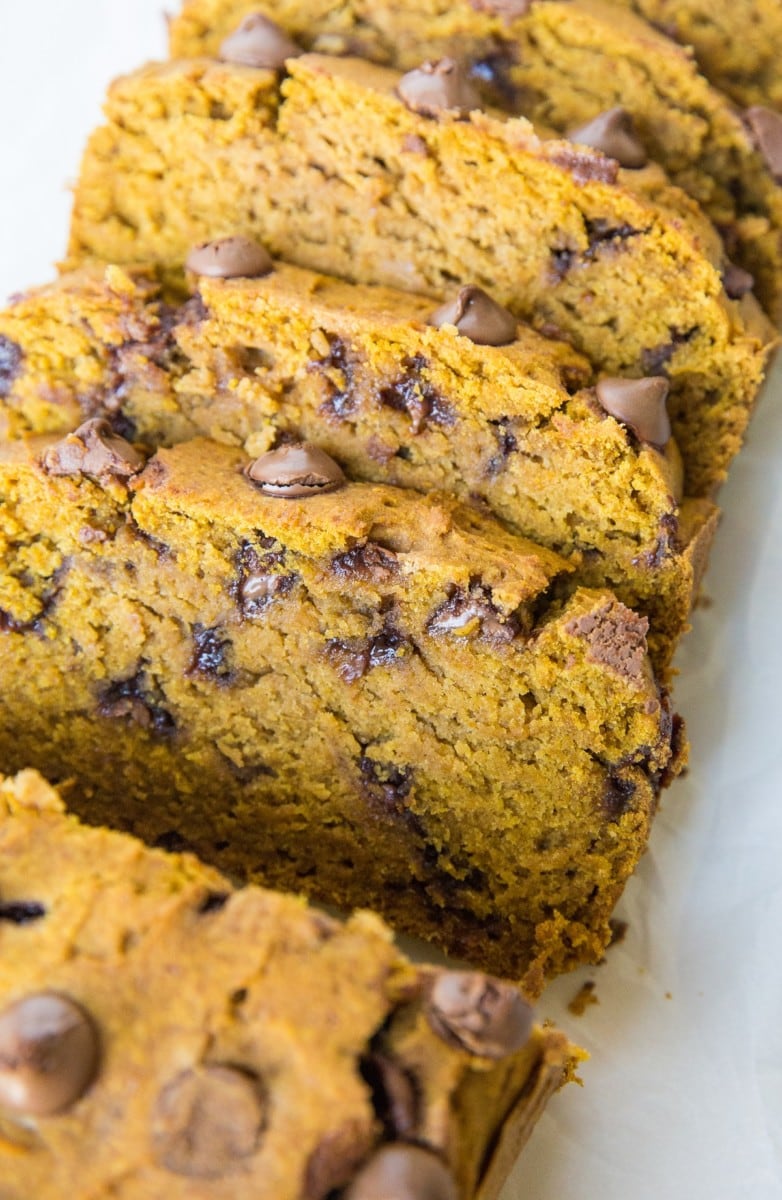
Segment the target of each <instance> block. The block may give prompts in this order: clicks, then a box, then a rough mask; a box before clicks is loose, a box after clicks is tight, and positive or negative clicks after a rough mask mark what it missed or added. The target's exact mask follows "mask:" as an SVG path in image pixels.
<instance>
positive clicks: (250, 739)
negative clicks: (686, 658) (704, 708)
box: [0, 0, 782, 1200]
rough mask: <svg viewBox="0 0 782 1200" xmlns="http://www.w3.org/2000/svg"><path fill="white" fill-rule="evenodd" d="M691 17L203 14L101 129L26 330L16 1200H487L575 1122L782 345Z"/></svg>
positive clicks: (749, 191)
mask: <svg viewBox="0 0 782 1200" xmlns="http://www.w3.org/2000/svg"><path fill="white" fill-rule="evenodd" d="M739 7H740V6H739ZM748 7H749V8H750V9H755V8H757V9H759V10H760V9H762V7H763V6H762V5H760V4H758V5H749V6H748ZM665 8H666V6H665V5H657V6H655V5H654V4H648V3H646V0H637V3H635V4H633V5H630V4H628V3H621V2H620V0H613V2H611V3H609V2H604V0H458V2H457V3H449V4H444V3H441V2H440V0H427V2H425V3H415V4H413V3H412V2H411V0H395V2H394V3H391V2H389V3H383V2H381V3H371V4H369V3H366V2H363V0H347V2H346V3H345V4H342V5H340V6H333V5H329V4H324V3H320V2H317V3H313V2H312V0H309V2H308V3H307V4H304V3H296V2H295V0H285V2H284V3H283V2H282V0H278V2H273V0H266V2H265V3H264V2H261V3H257V2H253V0H186V2H185V4H184V8H183V11H182V12H181V13H180V14H179V15H178V16H176V17H174V18H173V19H172V21H171V23H170V37H171V53H172V57H171V59H170V60H169V61H167V62H162V63H152V64H148V65H146V66H144V67H142V68H141V69H140V70H138V71H136V72H135V73H134V74H132V75H129V76H126V77H124V78H121V79H119V80H117V81H115V82H114V83H113V84H112V86H111V88H110V91H109V94H108V98H107V102H106V108H105V123H104V124H103V125H102V126H101V127H100V128H99V129H97V130H96V131H95V133H94V134H93V135H92V137H91V138H90V141H89V143H88V146H87V149H86V151H85V154H84V158H83V161H82V165H81V171H80V175H79V179H78V183H77V186H76V189H75V198H74V206H73V215H72V225H71V236H70V241H69V245H68V247H67V251H66V254H65V261H64V262H63V264H62V266H61V269H60V273H59V275H58V277H57V278H56V279H55V280H54V281H53V282H51V283H49V284H47V285H45V286H43V287H37V288H35V289H33V290H30V291H27V292H24V293H22V294H20V295H18V296H17V297H16V298H15V299H14V301H13V302H12V303H11V304H10V305H9V307H7V308H6V309H5V310H4V311H2V312H0V677H1V678H2V681H3V687H2V689H0V771H2V774H3V776H4V777H5V782H4V783H2V784H0V1162H3V1159H2V1155H3V1154H4V1153H5V1149H4V1148H5V1146H6V1144H7V1145H8V1146H9V1147H10V1148H11V1149H10V1150H9V1152H8V1164H9V1165H8V1172H7V1179H8V1180H9V1181H10V1182H9V1183H8V1184H7V1185H6V1173H5V1163H3V1170H2V1171H0V1195H2V1196H3V1198H4V1200H5V1195H6V1193H5V1192H4V1191H3V1188H4V1187H6V1186H7V1188H8V1189H10V1190H8V1196H9V1198H10V1200H21V1198H22V1197H24V1198H25V1200H27V1197H29V1196H30V1195H33V1194H34V1195H35V1196H36V1197H37V1200H64V1198H65V1196H66V1195H68V1196H69V1197H75V1200H88V1197H89V1198H93V1197H97V1196H99V1195H100V1196H104V1195H106V1196H108V1195H111V1196H117V1197H122V1198H123V1200H147V1198H150V1200H155V1198H157V1197H160V1196H163V1195H166V1196H169V1195H170V1196H175V1197H178V1196H182V1197H185V1196H187V1197H188V1200H194V1198H195V1200H199V1198H200V1197H202V1196H203V1197H204V1198H205V1200H214V1198H218V1197H219V1198H222V1197H225V1198H226V1200H228V1197H230V1198H231V1200H243V1198H244V1197H245V1196H247V1197H248V1200H249V1198H250V1197H253V1198H258V1197H261V1198H267V1197H268V1200H272V1197H273V1198H274V1200H288V1198H290V1200H336V1198H337V1197H340V1198H344V1200H408V1198H409V1200H426V1198H430V1200H432V1198H433V1200H457V1198H458V1200H492V1198H493V1197H495V1196H496V1195H497V1193H498V1191H499V1189H500V1187H501V1186H502V1182H503V1179H504V1177H505V1175H506V1174H507V1170H508V1168H509V1167H510V1166H511V1165H512V1163H513V1161H514V1159H515V1157H516V1155H517V1154H518V1151H519V1149H520V1148H521V1145H522V1143H523V1141H524V1140H525V1139H526V1137H527V1136H528V1134H529V1132H530V1130H531V1128H532V1126H533V1124H534V1122H535V1120H536V1118H537V1116H538V1115H539V1113H540V1111H541V1109H542V1107H543V1105H544V1104H545V1102H546V1099H547V1098H548V1096H549V1094H550V1093H551V1092H552V1091H553V1090H554V1089H555V1088H556V1087H557V1086H559V1084H560V1083H561V1082H563V1081H565V1080H566V1079H568V1078H570V1077H571V1076H572V1074H573V1071H574V1067H575V1064H576V1062H577V1059H578V1053H579V1052H578V1051H577V1050H576V1049H575V1048H574V1047H572V1046H571V1045H569V1044H568V1042H567V1040H566V1039H565V1038H564V1037H563V1036H562V1035H561V1034H559V1033H558V1032H556V1031H554V1030H552V1029H550V1028H544V1027H542V1026H540V1025H535V1024H534V1022H533V1018H532V1015H531V1010H530V1008H529V1004H528V1000H529V999H530V998H533V999H534V998H535V997H536V996H537V995H538V994H539V993H540V991H541V990H542V988H543V987H544V985H545V983H546V981H547V980H548V979H550V978H551V977H553V976H554V975H556V974H559V973H561V972H563V971H566V970H569V969H572V968H573V967H575V966H578V965H579V964H583V963H592V962H596V961H598V960H599V959H600V957H601V956H602V954H603V953H604V951H605V949H606V946H607V945H608V944H609V941H610V939H611V934H612V925H611V916H612V913H613V910H614V907H615V905H616V903H617V900H618V899H619V897H620V895H621V892H622V890H623V887H624V885H625V883H626V881H627V879H628V878H629V877H630V875H631V874H632V872H633V870H634V868H635V866H636V865H637V863H638V861H639V859H640V857H641V856H642V854H643V853H644V850H645V848H646V845H647V841H648V837H649V833H650V828H651V824H652V819H653V816H654V813H655V811H656V808H657V806H658V802H659V798H660V795H661V792H662V791H663V789H665V788H666V787H667V786H668V785H669V784H670V783H671V782H672V781H673V780H674V779H675V778H676V776H677V775H678V774H679V773H680V771H681V770H682V767H683V766H684V763H685V762H686V756H687V742H686V736H685V732H684V727H683V723H682V721H681V719H680V717H679V716H678V715H677V714H676V712H675V710H674V706H673V701H672V698H671V694H670V691H671V687H672V683H673V677H674V671H673V668H672V661H673V657H674V654H675V652H676V648H677V645H678V643H679V640H680V638H681V637H682V636H683V635H684V634H685V633H686V631H687V629H688V627H689V622H690V618H691V613H692V609H693V606H694V604H695V601H696V599H697V596H698V592H699V589H700V585H701V581H702V578H703V574H704V571H705V569H706V565H707V561H708V556H709V550H710V546H711V542H712V539H713V535H714V532H715V529H716V526H717V523H718V519H719V510H718V508H717V503H716V496H717V492H718V490H719V487H720V485H721V484H722V483H723V482H724V480H725V478H726V476H727V473H728V470H729V468H730V464H731V462H732V460H733V459H734V457H735V455H736V454H737V452H738V451H739V449H740V447H741V443H742V439H743V437H744V434H745V431H746V428H747V424H748V422H749V419H750V416H751V414H752V410H753V407H754V404H755V402H756V400H757V398H758V394H759V392H760V389H761V387H762V384H763V380H764V377H765V375H766V372H767V369H768V365H769V361H770V357H771V355H772V353H773V351H774V349H775V347H776V341H777V335H776V322H777V321H778V320H779V317H780V313H782V188H781V186H780V180H782V113H780V112H778V111H777V110H776V109H775V107H774V104H775V102H776V101H777V100H778V101H779V106H780V107H782V99H779V98H778V97H777V96H776V93H775V91H774V88H773V87H771V85H769V87H768V95H766V94H765V93H764V94H763V95H761V96H759V95H758V94H757V88H755V89H754V90H753V89H752V88H751V87H750V86H749V83H750V81H749V80H748V74H747V70H746V67H745V65H742V62H741V60H740V58H731V57H730V55H729V54H728V52H727V50H724V52H723V50H722V49H721V48H720V47H719V46H718V45H716V43H714V44H712V42H710V41H709V39H708V37H707V36H706V35H704V37H703V42H702V44H701V43H700V42H699V41H696V43H695V50H694V51H693V50H690V49H688V48H685V47H683V46H681V45H679V44H678V43H677V42H675V41H674V40H672V39H671V37H669V36H668V34H670V33H673V34H675V33H676V30H680V31H681V32H682V36H685V37H686V36H689V34H688V30H690V28H691V27H692V28H693V29H695V30H702V28H703V25H704V22H703V12H702V8H703V6H702V5H699V4H698V3H697V2H696V0H691V2H690V3H688V4H682V5H680V6H678V9H679V16H678V17H677V26H676V29H675V30H674V29H670V30H668V31H667V32H666V31H660V28H659V24H658V25H655V27H654V28H653V27H652V26H651V25H650V24H647V20H646V19H645V18H648V20H649V21H656V22H658V23H659V22H661V21H662V20H663V16H662V14H661V12H660V11H658V9H660V10H665ZM631 9H636V10H638V11H637V12H636V11H631ZM764 11H765V10H764ZM766 17H767V19H768V24H769V32H768V39H769V43H770V42H771V40H772V37H776V38H777V39H778V40H779V39H780V38H782V28H778V27H777V26H776V25H774V21H773V14H766ZM725 19H726V20H727V17H726V18H725ZM764 19H765V18H764ZM693 40H694V41H695V39H694V38H693ZM696 55H699V56H700V55H702V57H696ZM774 69H775V68H774V67H773V65H771V64H770V65H769V67H768V70H769V73H770V76H771V75H772V74H773V71H774ZM703 71H706V72H708V74H709V78H708V79H707V77H706V75H704V74H703V73H702V72H703ZM712 78H713V80H714V82H710V79H712ZM729 84H731V86H730V87H729ZM718 86H721V87H724V88H725V89H726V91H730V93H731V95H732V96H734V97H736V98H737V99H739V100H744V99H746V101H747V102H748V104H749V107H748V108H747V109H746V111H743V112H739V111H738V110H737V108H736V105H735V103H734V100H733V99H728V98H727V96H726V95H724V94H723V92H721V91H720V90H718ZM758 86H759V85H758ZM758 101H764V103H759V102H758ZM36 772H40V775H42V776H44V777H45V778H46V779H47V780H49V781H50V783H51V784H53V785H56V786H60V788H61V790H62V793H63V796H64V797H65V799H66V801H67V804H68V807H69V808H70V809H71V810H72V812H73V814H74V815H73V816H67V815H65V813H64V809H63V802H62V800H61V799H60V798H59V796H58V795H57V793H56V792H54V791H52V790H51V788H50V786H49V785H48V784H46V783H44V782H43V780H42V779H41V777H40V775H38V774H36ZM80 821H81V822H84V824H80ZM218 872H222V874H220V873H218ZM229 881H230V882H229ZM265 888H275V889H278V891H277V892H271V891H267V890H264V889H265ZM279 891H284V892H288V893H295V894H297V895H301V894H303V895H306V896H307V897H308V898H309V899H311V900H314V901H319V902H325V903H326V904H330V905H333V906H336V907H338V908H340V909H344V910H355V909H364V910H366V909H372V910H374V912H375V913H378V914H380V917H381V918H383V919H384V920H385V921H388V922H389V924H390V926H391V927H392V928H393V929H394V930H395V931H398V932H401V933H408V934H413V935H415V936H418V937H420V938H423V939H424V940H426V941H428V942H429V943H431V944H433V945H435V946H438V947H439V948H441V949H443V950H445V951H446V952H447V953H449V954H451V955H453V956H454V957H456V958H459V959H461V960H463V961H464V962H465V964H466V969H465V970H459V971H447V970H440V969H435V968H422V969H419V968H414V967H413V966H411V964H410V963H408V962H407V960H405V959H404V958H403V956H401V955H400V954H399V953H398V952H397V951H396V950H395V949H394V948H393V946H392V944H391V942H390V934H389V932H388V929H387V927H386V926H385V925H384V924H383V923H382V921H381V920H380V919H379V918H378V917H377V916H374V915H369V914H367V913H364V914H363V915H359V916H354V917H353V918H351V919H350V920H349V921H348V923H347V924H345V925H340V924H339V923H338V922H336V921H335V920H332V919H331V918H326V917H323V916H321V915H320V914H319V913H318V912H316V910H314V909H310V908H307V907H306V906H305V904H304V903H303V902H301V901H298V900H293V899H291V898H290V897H285V896H282V895H280V894H279ZM508 981H511V982H508Z"/></svg>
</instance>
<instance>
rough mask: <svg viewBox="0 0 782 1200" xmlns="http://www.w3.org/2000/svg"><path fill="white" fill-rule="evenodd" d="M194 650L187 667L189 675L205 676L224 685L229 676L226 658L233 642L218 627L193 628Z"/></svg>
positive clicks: (229, 671)
mask: <svg viewBox="0 0 782 1200" xmlns="http://www.w3.org/2000/svg"><path fill="white" fill-rule="evenodd" d="M193 641H194V643H195V649H194V651H193V657H192V658H191V660H190V665H189V667H188V669H187V670H188V674H189V675H206V676H208V677H210V678H212V679H216V680H217V681H218V683H226V682H227V681H228V680H229V679H230V676H231V668H230V666H229V664H228V657H229V655H230V652H231V648H232V646H233V642H232V641H231V639H230V638H229V637H226V635H225V633H224V631H223V630H222V629H220V628H218V627H214V628H212V629H207V628H205V627H204V626H203V625H195V626H194V627H193Z"/></svg>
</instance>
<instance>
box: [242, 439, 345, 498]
mask: <svg viewBox="0 0 782 1200" xmlns="http://www.w3.org/2000/svg"><path fill="white" fill-rule="evenodd" d="M245 475H246V476H247V478H248V479H249V480H250V482H251V483H254V484H256V486H257V487H259V488H260V489H261V491H262V492H263V493H264V494H265V495H267V496H275V497H277V498H279V499H284V500H299V499H303V498H305V497H307V496H316V495H318V494H322V493H323V492H332V491H334V490H335V489H336V488H339V487H342V485H343V484H344V483H345V476H344V475H343V473H342V470H341V468H340V467H339V466H338V465H337V463H335V462H334V459H333V458H330V457H329V456H328V454H326V453H324V451H323V450H320V449H319V448H318V447H317V446H313V445H311V444H310V443H309V442H291V443H290V444H288V445H285V446H280V448H279V449H278V450H269V451H268V453H266V454H262V455H261V457H260V458H256V460H255V462H252V463H250V465H249V466H248V467H247V468H246V469H245Z"/></svg>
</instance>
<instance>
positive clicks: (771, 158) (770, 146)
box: [744, 104, 782, 183]
mask: <svg viewBox="0 0 782 1200" xmlns="http://www.w3.org/2000/svg"><path fill="white" fill-rule="evenodd" d="M744 119H745V120H746V122H747V125H748V127H749V130H750V133H751V134H752V137H753V140H754V142H755V145H756V146H757V148H758V150H759V151H760V153H761V154H762V155H763V158H764V159H765V160H766V166H767V167H768V169H769V171H770V172H771V174H772V175H773V176H774V178H775V179H776V181H777V183H782V113H778V112H775V111H774V110H773V109H770V108H764V107H763V106H762V105H760V104H757V105H754V106H753V107H752V108H748V109H747V111H746V113H745V114H744Z"/></svg>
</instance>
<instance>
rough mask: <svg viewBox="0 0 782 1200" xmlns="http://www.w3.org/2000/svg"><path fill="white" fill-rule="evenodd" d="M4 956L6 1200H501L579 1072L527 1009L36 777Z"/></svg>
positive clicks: (7, 812)
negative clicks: (406, 1188)
mask: <svg viewBox="0 0 782 1200" xmlns="http://www.w3.org/2000/svg"><path fill="white" fill-rule="evenodd" d="M0 950H1V952H0V1048H1V1052H0V1129H2V1138H0V1163H1V1164H2V1192H3V1196H4V1197H7V1198H8V1200H28V1198H29V1197H32V1196H35V1197H36V1200H62V1197H63V1196H66V1195H69V1196H73V1197H74V1200H86V1198H87V1197H92V1196H97V1195H101V1196H107V1195H111V1196H116V1197H118V1198H120V1197H123V1198H127V1200H130V1198H132V1200H145V1198H146V1197H149V1198H150V1200H152V1198H156V1197H160V1196H162V1195H166V1196H171V1197H172V1198H174V1200H175V1198H178V1197H182V1198H184V1197H187V1200H200V1198H201V1197H204V1198H206V1197H209V1198H210V1200H220V1198H221V1197H224V1198H225V1200H228V1197H230V1200H244V1198H245V1197H246V1198H247V1200H250V1198H252V1200H325V1198H326V1197H327V1196H328V1197H332V1196H336V1195H339V1196H340V1197H356V1198H357V1200H368V1198H369V1196H370V1195H372V1194H373V1193H372V1192H371V1190H369V1191H368V1190H367V1186H368V1185H367V1176H368V1172H369V1171H370V1170H372V1171H376V1170H377V1169H378V1167H381V1168H383V1169H384V1170H386V1171H387V1170H389V1169H390V1168H389V1163H390V1164H391V1165H393V1162H394V1161H397V1162H401V1163H403V1164H407V1165H408V1166H410V1165H412V1166H413V1167H414V1168H415V1170H416V1173H417V1174H418V1176H419V1177H420V1178H423V1179H425V1178H426V1176H427V1172H429V1173H431V1174H432V1183H431V1184H430V1186H431V1187H433V1188H434V1187H435V1185H438V1186H439V1187H440V1190H439V1191H437V1190H436V1188H435V1190H434V1191H428V1192H427V1193H426V1194H427V1195H438V1196H439V1195H442V1196H443V1197H444V1198H445V1197H454V1198H456V1197H463V1198H464V1200H471V1198H472V1197H475V1198H476V1200H494V1197H495V1196H496V1193H497V1190H498V1188H499V1186H500V1184H501V1182H502V1171H503V1169H507V1166H508V1164H507V1162H503V1152H504V1150H505V1149H506V1147H508V1148H509V1147H511V1146H512V1147H514V1148H516V1149H520V1148H521V1145H523V1142H524V1141H525V1140H526V1137H528V1136H529V1133H530V1132H531V1129H532V1126H533V1125H534V1122H535V1120H536V1118H537V1116H538V1115H539V1113H540V1111H541V1110H542V1108H543V1106H544V1105H545V1103H546V1101H547V1099H548V1097H549V1096H550V1095H551V1093H552V1092H553V1091H554V1090H555V1089H556V1088H557V1087H558V1086H560V1084H561V1083H562V1082H563V1081H565V1080H566V1079H567V1078H568V1077H569V1076H570V1075H571V1073H572V1070H573V1066H574V1064H575V1061H576V1060H577V1057H578V1054H579V1052H578V1051H575V1050H574V1048H573V1047H571V1046H569V1045H568V1042H567V1039H566V1038H565V1037H564V1036H563V1035H562V1034H561V1033H559V1032H558V1031H556V1030H555V1029H553V1028H552V1029H548V1028H546V1029H544V1028H542V1027H541V1026H539V1025H534V1024H533V1014H532V1010H531V1009H530V1007H529V1005H528V1004H527V1003H526V1002H525V1001H524V1000H523V999H522V997H521V996H520V994H519V993H518V991H517V990H516V989H515V988H514V987H512V985H510V984H507V983H503V982H501V981H499V980H494V979H491V978H490V977H487V976H485V975H480V974H477V973H468V972H450V971H439V970H435V969H434V968H428V967H421V968H418V967H414V966H413V965H412V964H411V963H409V962H408V961H407V960H406V959H405V958H404V957H403V956H402V955H401V954H400V952H399V951H398V950H397V949H396V948H395V947H394V945H393V943H392V941H391V937H390V933H389V931H388V930H387V929H386V927H385V926H384V925H383V924H382V923H381V922H380V921H379V920H378V919H377V918H376V917H374V916H373V915H371V914H369V913H359V914H356V915H355V916H353V917H351V918H350V920H348V921H347V922H346V923H345V924H341V923H339V922H338V921H335V920H332V919H331V918H329V917H326V916H325V915H323V914H321V913H319V912H316V911H314V910H311V909H309V908H307V907H306V905H305V904H304V903H303V902H301V901H299V900H297V899H295V898H294V897H291V896H283V895H279V894H276V893H273V892H266V891H262V890H260V889H259V888H246V889H244V890H241V891H237V890H235V889H233V888H232V887H231V885H230V884H229V883H228V882H227V880H226V879H225V878H224V877H223V876H221V875H219V874H218V873H217V872H216V871H213V870H212V869H210V868H208V867H206V866H204V865H202V864H201V863H200V862H198V861H197V860H196V859H195V858H193V857H191V856H189V855H182V854H165V853H163V852H162V851H160V850H150V849H147V847H145V846H143V845H142V844H141V843H139V842H138V841H136V840H135V839H133V838H130V837H127V836H126V835H124V834H118V833H112V832H109V831H108V830H106V829H92V828H88V827H86V826H83V825H80V824H79V822H78V821H77V820H76V818H75V817H72V816H69V815H68V814H66V812H65V810H64V807H63V804H62V801H61V800H60V799H59V797H58V795H57V793H56V792H54V791H53V790H52V789H51V788H50V787H49V786H48V784H46V783H45V782H44V780H43V779H42V778H41V777H40V776H39V775H38V774H36V772H34V771H24V772H22V773H21V774H19V775H17V776H16V777H15V778H2V777H0ZM36 1019H37V1021H38V1031H36V1025H35V1023H36ZM42 1027H43V1028H45V1029H46V1033H45V1034H44V1033H42V1032H40V1030H41V1028H42ZM47 1039H48V1040H47ZM44 1044H45V1045H46V1047H47V1053H48V1062H47V1060H46V1059H45V1058H44V1059H43V1062H44V1064H45V1066H44V1067H42V1068H40V1069H39V1068H38V1065H37V1059H40V1057H41V1047H42V1046H43V1045H44ZM36 1052H37V1054H36ZM413 1144H415V1145H413ZM380 1178H382V1175H381V1177H380ZM362 1180H363V1182H362ZM343 1189H344V1190H343ZM362 1189H363V1190H362ZM410 1194H411V1195H413V1194H417V1193H414V1192H411V1193H410Z"/></svg>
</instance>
